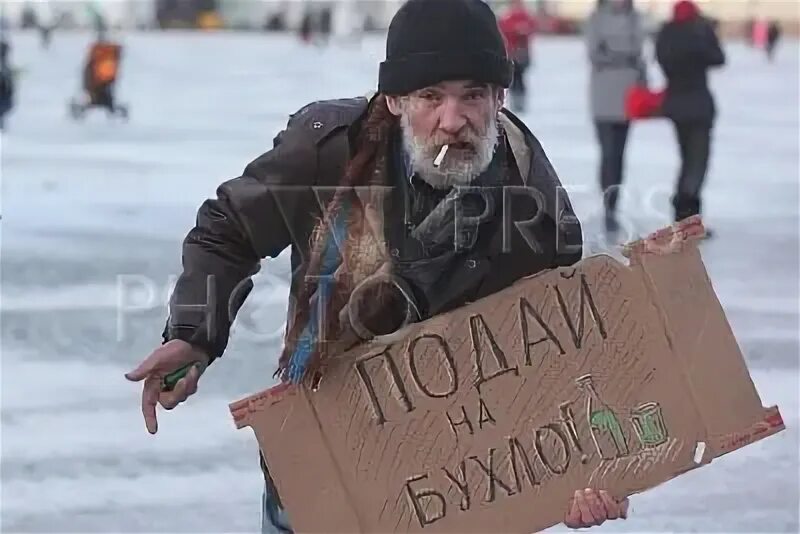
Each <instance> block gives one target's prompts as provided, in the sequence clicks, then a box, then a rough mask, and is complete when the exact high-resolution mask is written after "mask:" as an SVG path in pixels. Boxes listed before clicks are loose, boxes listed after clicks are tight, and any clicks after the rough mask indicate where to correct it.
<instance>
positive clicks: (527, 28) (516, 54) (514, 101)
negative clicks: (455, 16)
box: [499, 0, 536, 113]
mask: <svg viewBox="0 0 800 534" xmlns="http://www.w3.org/2000/svg"><path fill="white" fill-rule="evenodd" d="M499 25H500V31H501V32H502V33H503V38H504V39H505V42H506V49H507V50H508V56H509V58H511V61H512V62H513V64H514V79H513V80H512V81H511V87H510V88H509V96H510V97H511V99H510V100H511V102H510V106H511V109H512V110H513V111H515V112H517V113H523V112H524V111H525V104H526V103H527V93H528V91H527V86H526V83H525V75H526V73H527V71H528V68H529V67H530V66H531V65H532V57H531V45H532V42H531V41H532V39H533V35H534V33H535V32H536V17H534V16H533V15H532V14H531V13H530V12H529V11H528V10H527V9H526V8H525V2H524V1H523V0H512V2H511V6H510V8H509V9H508V10H507V11H506V12H505V13H503V15H502V16H501V17H500V20H499Z"/></svg>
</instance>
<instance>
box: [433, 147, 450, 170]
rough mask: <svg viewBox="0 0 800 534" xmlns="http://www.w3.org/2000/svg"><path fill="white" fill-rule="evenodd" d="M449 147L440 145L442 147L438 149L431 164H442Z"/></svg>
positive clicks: (436, 165)
mask: <svg viewBox="0 0 800 534" xmlns="http://www.w3.org/2000/svg"><path fill="white" fill-rule="evenodd" d="M449 147H450V145H444V146H443V147H442V149H441V150H440V151H439V155H438V156H436V159H435V160H433V166H434V167H438V166H439V165H441V164H442V160H443V159H444V155H445V154H447V149H448V148H449Z"/></svg>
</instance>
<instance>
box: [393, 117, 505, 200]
mask: <svg viewBox="0 0 800 534" xmlns="http://www.w3.org/2000/svg"><path fill="white" fill-rule="evenodd" d="M400 126H401V129H402V131H403V148H405V150H406V154H408V156H409V158H410V161H411V169H412V170H413V171H414V172H415V173H416V174H417V176H419V178H420V179H422V180H423V181H425V182H427V183H428V184H429V185H430V186H431V187H433V188H435V189H450V188H451V187H453V186H465V185H469V184H470V183H472V181H473V180H474V179H475V178H476V177H478V176H479V175H480V174H481V173H482V172H484V171H485V170H486V169H487V168H488V167H489V164H490V163H491V162H492V158H493V157H494V151H495V148H496V147H497V135H498V125H497V119H493V120H492V121H490V123H489V127H488V128H487V131H486V136H485V137H484V138H483V139H480V141H479V142H478V143H476V145H475V148H476V152H474V153H473V152H471V151H470V152H466V151H460V150H454V149H452V148H451V149H449V150H448V151H447V155H445V158H444V160H443V161H442V164H441V165H440V166H439V167H434V165H433V160H434V159H435V158H436V156H437V155H438V153H439V150H440V149H441V147H440V146H428V145H426V144H425V143H424V142H422V141H420V140H418V139H416V138H415V137H414V134H413V131H412V129H411V123H410V121H409V119H408V116H407V115H406V114H405V113H403V114H402V115H401V117H400Z"/></svg>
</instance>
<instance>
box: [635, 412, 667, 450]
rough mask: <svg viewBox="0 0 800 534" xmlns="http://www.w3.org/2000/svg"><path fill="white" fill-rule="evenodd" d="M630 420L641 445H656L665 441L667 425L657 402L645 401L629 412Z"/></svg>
mask: <svg viewBox="0 0 800 534" xmlns="http://www.w3.org/2000/svg"><path fill="white" fill-rule="evenodd" d="M631 422H632V423H633V429H634V430H635V431H636V435H637V436H638V437H639V441H640V442H641V443H642V446H643V447H657V446H659V445H661V444H662V443H665V442H666V441H667V438H668V437H669V434H668V433H667V425H665V424H664V414H663V413H662V412H661V406H660V405H659V404H658V403H657V402H646V403H644V404H642V405H641V406H639V407H638V408H636V409H635V410H633V412H631Z"/></svg>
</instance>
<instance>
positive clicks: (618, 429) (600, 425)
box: [575, 375, 628, 460]
mask: <svg viewBox="0 0 800 534" xmlns="http://www.w3.org/2000/svg"><path fill="white" fill-rule="evenodd" d="M575 382H576V383H577V384H578V387H579V388H581V389H582V390H583V391H584V392H585V393H586V417H587V419H588V421H589V429H590V432H591V434H592V441H593V442H594V445H595V447H596V448H597V454H598V455H600V458H603V459H606V460H610V459H613V458H615V457H616V458H619V457H622V456H626V455H627V454H628V445H627V444H626V443H625V435H624V434H623V432H622V425H620V422H619V419H618V418H617V415H616V414H615V413H614V411H613V410H612V409H611V408H610V407H609V406H608V405H607V404H606V403H604V402H603V401H602V399H600V395H598V394H597V390H596V389H595V387H594V383H592V375H584V376H581V377H579V378H577V379H576V380H575ZM598 435H599V436H598ZM604 435H607V436H608V437H610V439H611V442H612V443H613V444H614V448H615V449H616V455H612V456H606V455H605V454H603V448H602V447H601V446H600V441H606V440H605V439H603V436H604Z"/></svg>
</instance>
